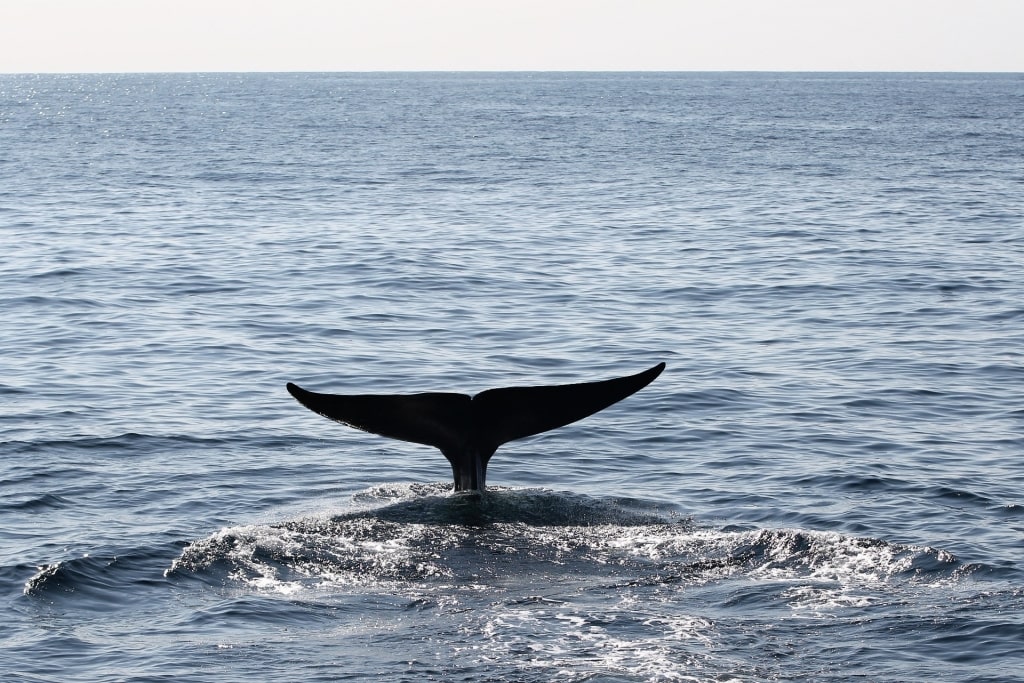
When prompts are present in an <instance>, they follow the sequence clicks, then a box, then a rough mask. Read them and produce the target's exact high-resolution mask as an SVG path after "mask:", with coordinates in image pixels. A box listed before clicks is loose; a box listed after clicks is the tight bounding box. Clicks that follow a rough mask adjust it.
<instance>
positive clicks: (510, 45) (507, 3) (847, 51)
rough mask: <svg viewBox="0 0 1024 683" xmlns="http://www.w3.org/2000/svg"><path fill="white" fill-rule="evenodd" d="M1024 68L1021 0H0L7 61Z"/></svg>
mask: <svg viewBox="0 0 1024 683" xmlns="http://www.w3.org/2000/svg"><path fill="white" fill-rule="evenodd" d="M422 69H428V70H492V69H502V70H534V69H537V70H547V69H565V70H575V69H584V70H621V69H627V70H632V69H637V70H646V69H659V70H722V69H727V70H734V69H738V70H810V71H822V70H827V71H831V70H858V71H878V70H884V71H1024V0H676V1H671V0H590V1H586V0H503V1H491V0H170V1H168V0H0V73H11V72H38V71H51V72H52V71H58V72H59V71H296V70H298V71H362V70H422Z"/></svg>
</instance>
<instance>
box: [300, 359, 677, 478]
mask: <svg viewBox="0 0 1024 683" xmlns="http://www.w3.org/2000/svg"><path fill="white" fill-rule="evenodd" d="M664 369H665V364H664V363H658V364H657V365H655V366H654V367H653V368H650V369H649V370H644V371H643V372H640V373H637V374H635V375H629V376H628V377H618V378H616V379H608V380H604V381H601V382H584V383H580V384H562V385H559V386H542V387H505V388H501V389H488V390H487V391H482V392H480V393H479V394H477V395H476V396H473V397H470V396H467V395H466V394H450V393H424V394H352V395H344V394H319V393H316V392H314V391H306V390H305V389H303V388H301V387H298V386H296V385H294V384H292V383H291V382H289V383H288V392H289V393H291V395H292V396H294V397H295V399H296V400H297V401H298V402H299V403H301V404H302V405H304V406H306V407H307V408H309V409H310V410H312V411H313V412H314V413H319V414H321V415H323V416H324V417H328V418H330V419H332V420H336V421H337V422H341V423H342V424H346V425H348V426H350V427H355V428H356V429H361V430H363V431H365V432H371V433H373V434H380V435H381V436H387V437H390V438H392V439H399V440H401V441H411V442H413V443H422V444H426V445H428V446H434V447H436V448H439V449H441V453H443V454H444V457H446V458H447V459H448V462H450V463H451V465H452V475H453V476H454V477H455V490H456V491H483V490H484V488H485V482H486V478H487V462H488V461H489V460H490V459H491V456H492V455H494V452H495V451H496V450H498V447H499V446H501V445H502V444H503V443H507V442H509V441H514V440H515V439H522V438H524V437H527V436H532V435H534V434H540V433H541V432H546V431H548V430H551V429H556V428H558V427H562V426H565V425H567V424H569V423H571V422H575V421H577V420H582V419H583V418H585V417H587V416H588V415H593V414H594V413H596V412H598V411H599V410H604V409H605V408H607V407H608V406H610V405H612V404H613V403H617V402H618V401H621V400H622V399H624V398H626V397H627V396H629V395H630V394H634V393H636V392H637V391H640V390H641V389H643V388H644V387H645V386H647V385H648V384H650V383H651V382H653V381H654V378H655V377H657V376H658V375H660V374H661V371H662V370H664Z"/></svg>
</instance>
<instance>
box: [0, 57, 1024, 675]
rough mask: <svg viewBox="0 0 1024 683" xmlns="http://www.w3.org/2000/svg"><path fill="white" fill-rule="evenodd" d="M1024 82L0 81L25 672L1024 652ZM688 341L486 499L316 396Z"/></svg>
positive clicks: (648, 666) (6, 378) (605, 360)
mask: <svg viewBox="0 0 1024 683" xmlns="http://www.w3.org/2000/svg"><path fill="white" fill-rule="evenodd" d="M1022 112H1024V78H1021V77H1020V76H1018V75H885V74H872V75H857V74H848V75H841V74H819V75H807V74H785V75H781V74H415V75H411V74H406V75H403V74H362V75H345V74H290V75H272V74H271V75H228V74H222V75H96V76H83V75H76V76H0V249H2V252H0V253H2V254H3V256H2V257H0V312H2V315H3V320H4V323H3V325H0V348H2V349H3V353H2V354H0V487H2V489H0V490H2V492H3V496H2V500H0V591H2V600H3V603H2V604H3V611H4V613H5V614H6V615H7V618H6V619H5V620H4V621H3V623H2V624H0V673H3V674H4V676H3V679H4V680H5V681H6V680H11V681H18V682H21V681H67V680H93V681H133V682H142V681H165V680H172V679H179V680H189V681H209V682H211V683H223V682H227V681H243V680H264V681H293V680H306V681H337V680H369V679H374V680H378V679H379V680H407V681H419V680H436V681H441V680H445V681H448V680H464V681H480V680H510V681H552V680H554V681H584V680H585V681H602V682H613V681H614V682H619V681H677V680H678V681H769V680H774V681H787V680H793V681H796V680H801V681H804V680H834V681H847V680H870V681H926V680H929V681H930V680H958V681H1022V680H1024V674H1022V673H1021V672H1022V671H1024V617H1022V614H1024V571H1022V563H1024V497H1022V494H1021V490H1022V486H1024V460H1022V458H1024V350H1022V349H1024V304H1022V303H1021V302H1022V301H1024V191H1022V190H1024V170H1022V169H1024V166H1022V164H1021V160H1022V159H1024V135H1022V133H1021V131H1022V130H1024V114H1022ZM662 360H663V361H665V362H666V363H667V364H668V369H667V370H666V371H665V373H664V374H663V375H662V376H661V377H659V378H658V380H657V381H655V382H654V383H653V384H652V385H651V386H649V387H647V388H646V389H644V390H643V391H641V392H640V393H638V394H637V395H635V396H632V397H630V398H629V399H627V400H625V401H623V402H622V403H620V404H617V405H615V406H613V407H611V408H609V409H608V410H606V411H604V412H602V413H600V414H598V415H595V416H593V417H591V418H588V419H587V420H585V421H583V422H580V423H577V424H574V425H570V426H568V427H565V428H563V429H561V430H557V431H555V432H551V433H548V434H544V435H541V436H538V437H534V438H531V439H529V440H524V441H519V442H513V443H510V444H507V445H505V446H503V447H502V449H501V450H499V451H498V453H497V455H495V457H494V459H493V460H492V461H491V464H490V466H489V468H488V482H489V483H491V484H493V485H494V488H493V490H490V491H488V492H487V494H486V495H485V496H483V497H482V498H481V497H474V496H467V495H462V494H452V493H450V468H449V467H448V464H447V463H446V462H445V460H444V458H443V457H442V456H441V455H440V454H439V453H438V452H436V451H434V450H433V449H430V448H428V447H424V446H417V445H415V444H409V443H403V442H398V441H388V440H385V439H381V438H379V437H375V436H373V435H369V434H364V433H361V432H356V431H353V430H347V429H345V428H344V427H342V426H339V425H336V424H333V423H330V422H328V421H327V420H323V419H322V418H320V417H318V416H316V415H314V414H313V413H310V412H308V411H306V410H304V409H303V408H302V407H301V406H299V405H298V404H297V403H295V402H294V401H293V400H292V399H291V397H290V396H288V394H287V392H285V390H284V384H285V382H287V381H294V382H297V383H299V384H302V385H303V386H307V387H309V388H311V389H315V390H320V391H333V392H338V393H342V392H350V393H358V392H380V393H383V392H415V391H460V392H466V393H475V392H477V391H480V390H483V389H486V388H490V387H495V386H510V385H516V384H522V385H532V384H548V383H565V382H576V381H586V380H596V379H604V378H608V377H614V376H618V375H625V374H630V373H633V372H637V371H639V370H642V369H644V368H646V367H649V366H651V365H653V364H654V363H656V362H658V361H662Z"/></svg>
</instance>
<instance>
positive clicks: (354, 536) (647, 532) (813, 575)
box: [166, 484, 979, 603]
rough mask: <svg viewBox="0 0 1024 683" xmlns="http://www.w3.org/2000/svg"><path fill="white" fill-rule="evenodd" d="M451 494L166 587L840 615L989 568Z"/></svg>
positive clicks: (208, 562)
mask: <svg viewBox="0 0 1024 683" xmlns="http://www.w3.org/2000/svg"><path fill="white" fill-rule="evenodd" d="M447 489H448V487H447V486H445V485H441V484H436V485H398V484H394V485H385V486H378V487H374V488H371V489H367V490H365V491H361V492H359V493H357V494H356V495H355V496H354V497H353V499H352V507H353V509H349V510H346V511H343V512H341V513H334V514H324V515H320V516H314V517H304V518H300V519H296V520H291V521H286V522H281V523H273V524H255V525H246V526H235V527H228V528H224V529H221V530H219V531H217V532H216V533H214V534H212V535H210V536H209V537H207V538H205V539H200V540H197V541H194V542H193V543H191V544H189V545H188V546H187V547H186V548H185V549H184V550H183V552H182V554H181V556H180V557H179V558H177V559H176V560H175V561H174V562H173V563H172V565H171V567H170V568H169V569H168V570H167V572H166V575H167V576H168V577H185V578H192V579H197V580H199V581H202V582H204V583H208V584H214V585H216V584H219V583H223V582H225V581H227V582H237V583H240V584H242V585H246V586H248V587H250V588H252V589H255V590H259V591H271V592H277V593H283V594H294V593H298V592H301V591H304V590H321V589H325V588H331V589H342V590H361V589H374V590H379V589H384V590H397V591H402V590H404V589H409V588H411V587H413V586H416V587H418V588H421V589H422V588H424V587H428V588H429V587H433V589H436V590H440V591H443V590H446V589H448V588H450V587H452V586H453V585H480V586H484V587H488V586H489V587H494V586H500V585H505V584H506V583H507V582H509V581H512V582H515V581H521V580H523V578H522V577H529V576H537V575H543V576H546V577H547V578H548V580H549V581H550V580H551V579H552V577H556V582H557V580H558V579H557V577H562V578H563V579H565V580H569V578H570V577H571V579H572V580H573V581H583V582H584V583H588V584H592V585H594V586H597V587H603V588H604V589H614V588H616V587H622V586H637V585H670V584H682V585H703V584H706V583H708V582H711V581H716V580H724V579H729V578H736V577H743V578H745V579H746V580H750V581H755V582H779V581H786V582H792V583H793V584H794V586H804V587H810V588H809V589H808V590H809V591H810V592H807V593H806V594H801V595H800V597H799V599H800V600H801V601H802V602H804V603H807V602H809V601H812V600H823V601H826V602H836V601H841V600H843V599H846V598H842V597H837V596H841V595H846V594H847V593H848V592H849V591H851V590H853V592H854V593H857V592H858V590H859V589H852V588H851V587H856V586H859V587H864V586H876V585H878V584H886V583H888V582H893V581H912V582H922V581H924V582H932V581H948V580H954V579H955V578H956V577H960V576H963V575H967V574H970V573H973V572H974V571H976V570H977V569H978V568H979V567H978V566H975V565H965V564H963V563H961V562H960V561H959V560H958V559H957V558H955V557H954V556H953V555H951V554H950V553H947V552H945V551H942V550H936V549H933V548H927V547H919V546H911V545H901V544H893V543H889V542H886V541H883V540H879V539H874V538H861V537H852V536H848V535H844V534H841V533H837V532H822V531H810V530H803V529H731V528H725V529H716V528H708V527H702V526H699V525H697V524H695V523H694V521H693V520H691V519H689V518H686V517H682V516H680V515H678V514H677V513H676V512H675V511H674V510H673V509H671V508H666V507H665V506H663V505H658V504H655V503H652V502H649V501H643V500H637V499H629V498H593V497H589V496H583V495H579V494H568V493H558V492H554V491H550V490H546V489H512V488H499V489H495V490H489V491H488V492H486V493H485V494H483V495H465V494H450V493H447ZM811 589H813V590H811ZM857 599H859V598H857Z"/></svg>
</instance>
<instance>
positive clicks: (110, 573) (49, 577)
mask: <svg viewBox="0 0 1024 683" xmlns="http://www.w3.org/2000/svg"><path fill="white" fill-rule="evenodd" d="M169 550H170V549H167V548H163V549H149V550H128V551H126V552H125V553H123V554H117V555H111V554H99V555H92V554H90V555H88V556H85V557H76V558H72V559H68V560H61V561H58V562H55V563H53V564H48V565H44V566H41V567H39V568H38V570H37V571H36V573H35V574H34V575H33V576H31V577H30V578H29V579H28V580H27V581H26V582H25V586H24V590H23V593H24V595H25V596H26V597H29V598H33V599H39V600H44V601H47V602H49V603H54V604H55V603H67V604H74V605H75V606H76V607H78V608H81V609H90V610H102V611H110V610H118V609H125V608H131V607H132V604H133V603H132V601H130V600H128V601H126V600H124V596H125V595H126V594H133V593H134V592H136V591H138V590H139V589H142V588H145V587H153V586H160V585H165V584H166V581H165V580H164V578H163V576H162V575H161V573H160V566H161V563H162V562H163V560H164V558H166V556H167V554H168V552H169Z"/></svg>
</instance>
